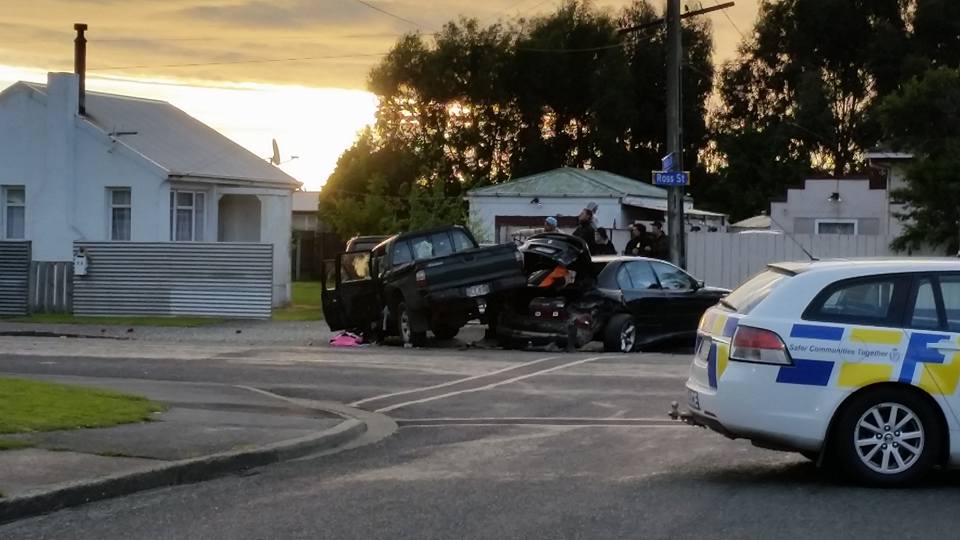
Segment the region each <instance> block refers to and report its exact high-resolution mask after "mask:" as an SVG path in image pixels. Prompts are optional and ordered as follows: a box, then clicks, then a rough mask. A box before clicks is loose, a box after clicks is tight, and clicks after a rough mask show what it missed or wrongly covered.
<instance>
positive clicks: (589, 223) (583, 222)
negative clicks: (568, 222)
mask: <svg viewBox="0 0 960 540" xmlns="http://www.w3.org/2000/svg"><path fill="white" fill-rule="evenodd" d="M573 235H574V236H576V237H577V238H579V239H581V240H583V242H584V243H585V244H587V249H589V250H590V253H591V254H594V253H596V252H597V230H596V229H595V228H594V227H593V212H591V211H590V209H589V208H584V209H583V210H581V211H580V215H579V216H577V228H576V229H574V231H573Z"/></svg>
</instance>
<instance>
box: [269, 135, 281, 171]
mask: <svg viewBox="0 0 960 540" xmlns="http://www.w3.org/2000/svg"><path fill="white" fill-rule="evenodd" d="M270 163H273V164H274V165H279V164H280V147H279V146H278V145H277V140H276V139H274V140H273V157H271V158H270Z"/></svg>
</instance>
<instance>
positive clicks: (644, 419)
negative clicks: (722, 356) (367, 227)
mask: <svg viewBox="0 0 960 540" xmlns="http://www.w3.org/2000/svg"><path fill="white" fill-rule="evenodd" d="M393 420H394V421H395V422H397V423H400V422H409V423H411V424H419V423H426V424H431V423H441V422H448V423H454V424H455V423H458V422H464V423H470V422H541V421H555V422H610V423H631V422H632V423H640V422H652V423H665V422H675V423H677V421H676V420H671V419H669V418H654V417H634V418H621V417H611V418H593V417H585V416H488V417H481V418H449V417H448V418H444V417H441V418H394V419H393Z"/></svg>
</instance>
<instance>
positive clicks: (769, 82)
mask: <svg viewBox="0 0 960 540" xmlns="http://www.w3.org/2000/svg"><path fill="white" fill-rule="evenodd" d="M904 16H905V13H904V11H903V10H902V9H901V5H900V1H899V0H782V1H778V2H774V1H771V0H764V1H763V2H762V3H761V5H760V12H759V15H758V20H757V23H756V26H755V28H754V30H753V32H752V34H751V36H750V37H749V38H748V39H747V40H746V41H745V42H744V43H742V44H741V46H740V50H739V57H738V58H737V59H736V60H734V61H732V62H730V63H728V64H726V65H725V66H724V67H723V69H722V73H721V76H720V82H719V93H720V97H721V98H722V105H721V106H720V107H719V109H718V111H717V112H716V114H715V116H714V119H713V128H714V131H715V143H716V146H715V148H714V149H713V150H714V151H715V156H714V159H715V160H716V162H717V163H718V165H719V167H720V179H719V180H718V185H717V186H716V189H715V190H714V191H713V193H714V195H715V196H717V197H722V196H723V194H731V193H736V194H738V195H739V194H740V193H741V192H742V191H743V187H745V186H749V187H750V188H751V190H753V192H752V193H751V194H750V195H749V196H748V200H745V201H740V203H739V204H736V203H737V201H733V200H727V201H724V202H725V203H732V204H735V206H734V207H733V208H732V210H733V215H734V217H745V216H746V215H747V214H749V213H753V212H757V211H759V210H761V209H762V208H763V206H765V204H766V201H768V200H769V199H770V198H771V197H773V196H777V195H781V194H782V193H783V190H784V189H785V187H786V186H787V185H789V184H791V183H795V182H799V181H801V180H802V179H803V177H804V175H805V174H808V173H809V172H811V171H815V170H816V171H823V172H829V173H832V174H837V175H841V174H847V173H851V172H854V171H857V170H858V169H860V167H861V166H862V154H863V151H864V150H865V149H866V148H868V147H869V146H871V145H873V144H874V143H875V142H876V141H877V139H878V137H879V129H878V127H877V125H876V122H875V121H874V118H873V115H872V114H871V107H872V105H873V104H874V101H875V99H876V97H877V96H878V95H884V94H886V93H888V92H890V91H892V90H893V89H895V88H896V87H897V85H898V84H899V81H900V79H901V76H902V75H901V74H902V67H903V58H904V55H905V50H906V44H907V42H908V35H907V30H906V23H905V20H904ZM898 51H899V52H898Z"/></svg>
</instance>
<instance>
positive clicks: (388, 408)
mask: <svg viewBox="0 0 960 540" xmlns="http://www.w3.org/2000/svg"><path fill="white" fill-rule="evenodd" d="M601 358H606V357H604V356H594V357H592V358H584V359H582V360H574V361H573V362H567V363H566V364H560V365H559V366H554V367H552V368H547V369H541V370H540V371H534V372H533V373H527V374H526V375H520V376H519V377H513V378H511V379H504V380H502V381H497V382H495V383H490V384H488V385H485V386H479V387H477V388H467V389H465V390H457V391H454V392H447V393H446V394H440V395H438V396H430V397H426V398H423V399H415V400H413V401H405V402H403V403H397V404H396V405H390V406H389V407H384V408H382V409H377V411H376V412H378V413H385V412H390V411H393V410H396V409H399V408H401V407H406V406H408V405H416V404H418V403H426V402H428V401H435V400H438V399H443V398H447V397H451V396H459V395H460V394H467V393H470V392H480V391H481V390H489V389H491V388H496V387H498V386H501V385H504V384H510V383H515V382H518V381H522V380H524V379H529V378H530V377H536V376H537V375H543V374H544V373H550V372H553V371H557V370H560V369H564V368H568V367H571V366H576V365H578V364H585V363H587V362H593V361H594V360H600V359H601Z"/></svg>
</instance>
